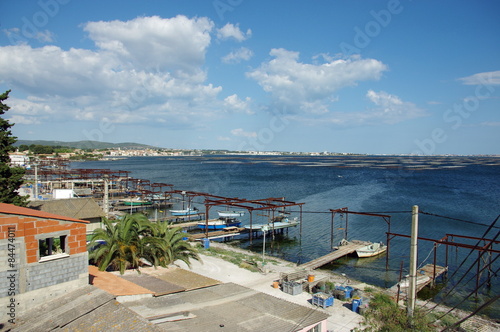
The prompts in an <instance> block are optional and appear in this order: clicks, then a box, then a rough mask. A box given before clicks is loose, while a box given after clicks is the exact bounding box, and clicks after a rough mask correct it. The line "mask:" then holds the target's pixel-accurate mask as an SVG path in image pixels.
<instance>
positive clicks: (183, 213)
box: [170, 209, 199, 217]
mask: <svg viewBox="0 0 500 332" xmlns="http://www.w3.org/2000/svg"><path fill="white" fill-rule="evenodd" d="M198 212H199V211H198V210H192V209H187V210H170V214H172V215H173V216H177V217H180V216H192V215H194V214H198Z"/></svg>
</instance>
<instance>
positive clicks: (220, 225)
mask: <svg viewBox="0 0 500 332" xmlns="http://www.w3.org/2000/svg"><path fill="white" fill-rule="evenodd" d="M240 225H241V221H239V220H238V219H234V218H219V219H214V220H209V221H208V222H207V221H200V222H199V223H198V228H201V229H203V230H205V229H212V230H214V229H224V228H226V227H239V226H240Z"/></svg>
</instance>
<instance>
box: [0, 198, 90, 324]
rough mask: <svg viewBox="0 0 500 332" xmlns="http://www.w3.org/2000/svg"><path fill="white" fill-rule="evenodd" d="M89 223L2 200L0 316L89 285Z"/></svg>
mask: <svg viewBox="0 0 500 332" xmlns="http://www.w3.org/2000/svg"><path fill="white" fill-rule="evenodd" d="M87 224H88V221H85V220H81V219H77V218H71V217H65V216H61V215H56V214H52V213H47V212H44V211H37V210H33V209H28V208H23V207H18V206H15V205H11V204H5V203H0V260H1V263H0V307H2V308H7V310H1V311H0V322H7V321H10V320H12V319H14V320H15V318H16V317H17V316H18V315H20V314H22V313H23V312H25V311H27V310H30V309H34V308H37V307H38V306H41V305H43V304H44V303H46V302H47V301H49V300H52V299H55V298H58V297H60V296H62V295H64V294H67V293H69V292H72V291H74V290H76V289H78V288H80V287H84V286H86V285H88V253H87V248H86V225H87ZM11 322H12V321H11Z"/></svg>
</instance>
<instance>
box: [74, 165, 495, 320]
mask: <svg viewBox="0 0 500 332" xmlns="http://www.w3.org/2000/svg"><path fill="white" fill-rule="evenodd" d="M71 167H72V168H106V169H113V170H125V171H130V172H131V173H130V176H132V177H134V178H140V179H147V180H150V181H151V182H159V183H169V184H173V185H174V189H178V190H188V191H197V192H206V193H210V194H213V195H220V196H226V197H238V198H245V199H261V198H268V197H285V199H286V200H288V201H294V202H299V203H305V204H304V205H303V224H302V234H300V231H299V228H298V227H297V228H292V229H290V230H289V232H288V234H287V236H286V237H284V238H281V237H280V238H276V239H275V240H274V241H270V239H268V241H266V242H267V243H266V244H267V246H266V253H267V254H270V255H274V256H278V257H281V258H284V259H287V260H290V261H294V262H297V263H304V262H307V261H309V260H312V259H314V258H317V257H319V256H321V255H324V254H326V253H328V252H330V250H331V240H330V239H331V217H332V215H331V213H329V210H330V209H338V208H343V207H348V209H349V210H350V211H357V212H374V213H380V214H388V215H391V232H393V233H399V234H406V235H409V234H410V225H411V208H412V206H413V205H418V206H419V209H420V211H422V212H423V213H422V214H420V215H419V236H420V237H424V238H429V239H440V238H442V237H444V236H445V235H446V234H455V235H464V236H471V237H483V236H485V237H486V238H488V239H494V238H495V237H496V236H497V235H498V234H497V233H498V232H499V230H500V220H499V221H498V223H497V224H496V225H495V227H493V228H491V229H490V231H489V232H488V233H486V231H487V230H488V226H490V225H491V224H492V223H493V222H494V221H495V219H496V218H497V216H498V215H499V214H500V158H495V157H426V156H422V157H410V156H406V157H400V156H315V157H304V156H231V155H218V156H217V155H214V156H192V157H131V158H126V159H122V160H113V161H92V162H78V163H72V165H71ZM194 205H195V206H197V207H198V208H199V209H200V210H202V211H204V205H203V198H202V197H197V198H195V199H194ZM212 210H216V209H212ZM288 210H289V212H291V216H292V217H294V216H298V215H299V214H298V211H299V209H298V207H292V208H290V209H288ZM213 213H214V214H215V211H213ZM210 217H216V216H215V215H213V216H212V215H211V216H210ZM345 218H346V216H345V215H344V216H342V217H341V216H340V215H339V214H336V216H335V219H334V244H337V243H338V242H339V241H340V240H341V239H342V238H343V237H345V221H346V219H345ZM253 220H254V221H253V222H254V223H261V222H265V221H267V217H265V216H256V215H254V219H253ZM243 223H248V217H246V218H245V217H243ZM342 228H344V229H342ZM386 232H387V223H386V222H385V221H384V220H383V219H382V218H378V217H368V216H360V215H352V214H351V215H349V216H348V228H347V238H348V239H349V240H352V239H357V240H364V241H372V242H379V241H383V242H384V243H385V242H386ZM455 241H456V242H462V243H467V244H473V245H474V244H476V242H477V241H475V240H467V239H460V238H455ZM239 245H240V246H242V247H246V248H249V249H252V250H255V251H258V252H259V251H260V252H261V250H262V239H254V241H253V243H252V244H250V243H249V242H248V241H247V239H246V238H242V239H241V240H240V242H239ZM494 247H495V248H496V249H498V248H499V247H500V246H499V245H496V246H494ZM445 252H446V250H445V248H444V246H440V247H438V249H437V257H438V261H437V263H438V265H444V257H445ZM469 254H470V250H467V249H463V248H461V249H458V250H456V249H455V248H450V250H449V261H448V263H449V267H450V273H449V276H450V277H451V278H450V279H449V280H448V281H447V282H446V283H442V284H441V285H440V286H441V288H439V289H440V291H438V292H437V294H436V292H434V293H432V294H429V296H435V297H434V301H436V302H440V301H444V303H445V304H447V305H451V306H453V305H455V304H457V303H459V302H460V301H461V300H462V299H463V298H464V297H466V296H468V295H469V293H470V292H471V291H472V290H473V289H474V288H475V278H474V276H473V275H474V274H473V272H474V273H475V271H476V268H475V267H473V268H472V270H471V272H469V274H467V276H466V277H465V278H464V279H463V280H462V281H460V283H458V282H459V280H460V278H461V277H462V276H463V275H464V273H466V272H467V269H469V268H470V267H471V265H472V264H473V263H474V261H475V260H476V259H477V257H478V252H474V253H472V254H471V255H469ZM389 255H390V260H389V269H388V270H386V269H385V258H384V256H382V257H379V258H369V259H357V258H351V257H348V258H345V259H342V260H340V261H339V262H337V263H335V264H331V265H328V266H325V267H323V268H326V269H331V270H335V272H338V273H345V274H346V275H347V276H349V277H350V278H354V279H358V280H361V281H364V282H367V283H371V284H374V285H377V286H381V287H390V286H392V285H394V284H395V283H396V282H397V280H398V278H399V273H400V271H399V270H400V265H401V262H403V266H404V271H403V274H407V270H408V266H409V240H408V239H407V238H403V237H395V238H393V239H392V240H391V249H390V252H389ZM467 256H469V257H467ZM495 257H498V254H493V255H492V259H494V258H495ZM466 258H467V259H466ZM465 259H466V261H465V264H462V262H463V261H464V260H465ZM432 262H433V243H432V242H426V241H419V265H425V264H427V263H432ZM459 267H460V268H459ZM499 267H500V262H498V261H496V262H494V264H493V266H492V271H493V272H495V271H497V269H498V268H499ZM497 272H498V271H497ZM485 278H486V273H483V276H482V278H481V279H480V282H483V281H484V280H485ZM469 280H470V281H469ZM467 281H469V282H467ZM451 288H453V291H452V292H451V293H449V294H448V290H449V289H451ZM499 291H500V279H499V277H493V279H492V286H491V287H489V288H488V287H482V288H481V289H480V295H479V298H478V299H474V297H473V296H471V297H470V298H469V299H468V300H467V301H465V302H464V303H462V304H460V307H461V308H463V309H468V310H471V309H474V308H475V307H477V306H478V305H480V304H482V303H483V302H484V301H485V300H487V299H488V298H491V297H493V296H495V295H496V294H498V292H499ZM497 302H499V301H497ZM484 313H486V314H487V315H489V316H491V317H495V318H497V319H500V303H495V304H494V305H493V306H490V307H489V308H487V309H486V310H485V311H484Z"/></svg>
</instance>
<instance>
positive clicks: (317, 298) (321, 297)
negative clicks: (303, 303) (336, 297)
mask: <svg viewBox="0 0 500 332" xmlns="http://www.w3.org/2000/svg"><path fill="white" fill-rule="evenodd" d="M312 304H313V305H315V306H318V307H323V309H325V308H327V307H330V306H332V305H333V296H332V295H328V294H325V293H321V292H320V293H316V294H314V295H313V298H312Z"/></svg>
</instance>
